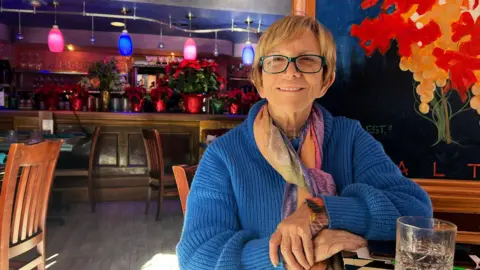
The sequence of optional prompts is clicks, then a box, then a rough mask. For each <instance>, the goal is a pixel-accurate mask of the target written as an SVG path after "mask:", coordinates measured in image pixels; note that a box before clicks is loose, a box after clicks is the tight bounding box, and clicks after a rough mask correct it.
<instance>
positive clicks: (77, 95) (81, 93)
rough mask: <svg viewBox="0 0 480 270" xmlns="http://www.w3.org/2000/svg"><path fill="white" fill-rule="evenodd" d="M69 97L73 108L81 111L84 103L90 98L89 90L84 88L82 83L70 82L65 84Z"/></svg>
mask: <svg viewBox="0 0 480 270" xmlns="http://www.w3.org/2000/svg"><path fill="white" fill-rule="evenodd" d="M65 91H66V94H67V99H68V100H69V101H70V104H71V109H72V110H74V111H81V110H82V109H83V104H84V103H85V102H86V100H87V99H88V95H89V94H88V91H87V90H85V89H84V88H82V86H80V84H69V85H66V86H65Z"/></svg>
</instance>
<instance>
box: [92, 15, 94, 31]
mask: <svg viewBox="0 0 480 270" xmlns="http://www.w3.org/2000/svg"><path fill="white" fill-rule="evenodd" d="M93 28H94V25H93V16H92V36H93Z"/></svg>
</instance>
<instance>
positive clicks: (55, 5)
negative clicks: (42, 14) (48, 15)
mask: <svg viewBox="0 0 480 270" xmlns="http://www.w3.org/2000/svg"><path fill="white" fill-rule="evenodd" d="M54 7H55V15H54V16H55V22H54V24H55V25H57V4H54Z"/></svg>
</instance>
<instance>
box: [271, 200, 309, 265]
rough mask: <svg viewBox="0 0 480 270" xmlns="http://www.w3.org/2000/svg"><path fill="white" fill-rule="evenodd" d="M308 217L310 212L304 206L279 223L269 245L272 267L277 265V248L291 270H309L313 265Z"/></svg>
mask: <svg viewBox="0 0 480 270" xmlns="http://www.w3.org/2000/svg"><path fill="white" fill-rule="evenodd" d="M309 217H310V210H309V208H308V206H307V205H305V204H304V205H302V206H301V207H299V208H298V209H297V210H296V211H295V212H294V213H293V214H292V215H290V216H289V217H287V218H286V219H285V220H283V221H282V222H280V224H279V225H278V227H277V230H276V231H275V232H274V233H273V234H272V237H271V238H270V243H269V251H270V260H271V262H272V264H273V265H274V266H277V265H278V263H279V258H278V247H280V251H281V253H282V256H283V258H284V260H285V263H286V264H287V265H288V266H289V267H290V268H292V269H310V267H311V266H312V265H313V264H314V253H313V241H312V232H311V229H310V220H309Z"/></svg>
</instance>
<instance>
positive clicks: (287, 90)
mask: <svg viewBox="0 0 480 270" xmlns="http://www.w3.org/2000/svg"><path fill="white" fill-rule="evenodd" d="M305 89H306V88H305V87H277V88H276V90H278V91H281V92H300V91H302V90H305Z"/></svg>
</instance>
